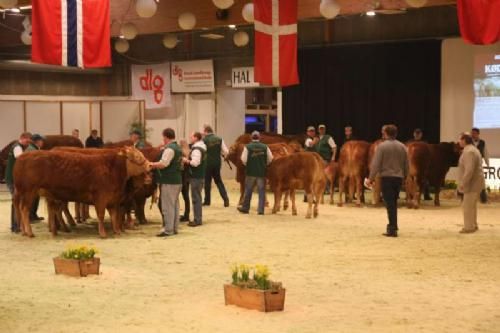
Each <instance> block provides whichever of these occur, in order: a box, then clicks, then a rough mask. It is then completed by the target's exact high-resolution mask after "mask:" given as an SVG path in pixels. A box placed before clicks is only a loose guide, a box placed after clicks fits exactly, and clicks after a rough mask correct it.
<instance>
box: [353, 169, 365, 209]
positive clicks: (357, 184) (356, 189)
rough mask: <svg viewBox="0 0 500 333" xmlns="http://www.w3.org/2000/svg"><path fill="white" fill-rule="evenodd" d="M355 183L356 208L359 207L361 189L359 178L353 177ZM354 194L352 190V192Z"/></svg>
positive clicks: (361, 184)
mask: <svg viewBox="0 0 500 333" xmlns="http://www.w3.org/2000/svg"><path fill="white" fill-rule="evenodd" d="M353 179H354V181H355V185H356V188H355V191H356V206H358V207H361V188H362V186H363V183H362V180H361V176H359V175H357V176H356V177H353ZM353 193H354V190H353Z"/></svg>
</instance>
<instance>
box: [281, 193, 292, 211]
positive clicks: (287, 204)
mask: <svg viewBox="0 0 500 333" xmlns="http://www.w3.org/2000/svg"><path fill="white" fill-rule="evenodd" d="M290 193H291V190H290V191H286V192H285V199H283V210H287V209H288V206H289V205H290V204H289V202H288V198H289V197H290Z"/></svg>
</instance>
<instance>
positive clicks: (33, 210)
mask: <svg viewBox="0 0 500 333" xmlns="http://www.w3.org/2000/svg"><path fill="white" fill-rule="evenodd" d="M39 205H40V197H39V196H38V195H37V196H36V198H35V200H33V205H31V209H30V220H34V219H36V218H38V214H37V211H38V206H39Z"/></svg>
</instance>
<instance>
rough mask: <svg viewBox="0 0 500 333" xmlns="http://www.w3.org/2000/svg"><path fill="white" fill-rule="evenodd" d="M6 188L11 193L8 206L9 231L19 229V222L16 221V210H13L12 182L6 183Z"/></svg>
mask: <svg viewBox="0 0 500 333" xmlns="http://www.w3.org/2000/svg"><path fill="white" fill-rule="evenodd" d="M7 188H8V189H9V192H10V194H11V195H12V204H11V206H10V231H12V232H16V231H19V224H18V223H17V219H16V212H15V210H14V184H9V183H7Z"/></svg>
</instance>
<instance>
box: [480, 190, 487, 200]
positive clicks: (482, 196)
mask: <svg viewBox="0 0 500 333" xmlns="http://www.w3.org/2000/svg"><path fill="white" fill-rule="evenodd" d="M479 198H480V199H481V203H487V202H488V193H487V192H486V190H485V189H483V190H482V191H481V194H480V195H479Z"/></svg>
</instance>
